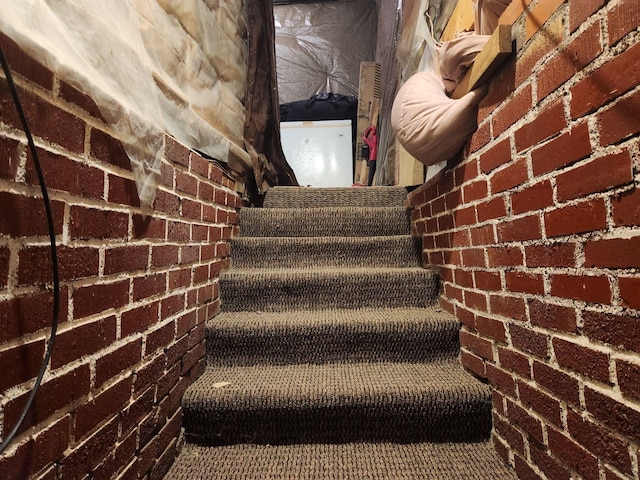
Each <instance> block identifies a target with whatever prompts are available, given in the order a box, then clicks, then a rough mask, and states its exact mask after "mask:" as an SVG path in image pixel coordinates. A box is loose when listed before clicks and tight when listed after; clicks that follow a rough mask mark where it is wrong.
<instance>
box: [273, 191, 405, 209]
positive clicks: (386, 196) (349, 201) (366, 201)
mask: <svg viewBox="0 0 640 480" xmlns="http://www.w3.org/2000/svg"><path fill="white" fill-rule="evenodd" d="M406 199H407V190H406V189H405V188H402V187H396V188H389V187H383V188H377V187H373V188H371V187H369V188H350V189H344V188H308V187H301V188H296V187H273V188H270V189H269V192H268V194H267V196H266V198H265V201H264V206H265V207H268V208H309V207H326V206H349V205H351V206H363V207H365V206H368V207H391V206H402V205H404V203H405V201H406Z"/></svg>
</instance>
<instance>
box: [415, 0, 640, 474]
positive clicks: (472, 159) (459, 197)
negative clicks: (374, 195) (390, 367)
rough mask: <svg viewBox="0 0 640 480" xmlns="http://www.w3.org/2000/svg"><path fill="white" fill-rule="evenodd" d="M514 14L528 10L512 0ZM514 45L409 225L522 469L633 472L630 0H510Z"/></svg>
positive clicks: (636, 108)
mask: <svg viewBox="0 0 640 480" xmlns="http://www.w3.org/2000/svg"><path fill="white" fill-rule="evenodd" d="M523 9H524V11H523ZM502 20H503V21H504V22H506V23H510V22H515V24H514V32H515V33H516V36H517V38H518V45H519V46H520V48H519V51H518V53H517V55H514V58H513V59H512V60H511V61H510V62H508V63H507V64H506V65H505V66H504V67H503V68H502V69H501V70H500V72H499V73H498V74H497V76H496V77H495V78H494V79H493V82H492V84H491V88H490V92H489V94H488V96H487V98H486V99H485V100H484V101H483V103H482V105H481V108H480V112H479V121H480V124H479V128H478V131H477V132H476V134H475V135H474V136H473V138H472V139H471V141H470V143H469V145H468V146H467V149H466V150H465V153H464V155H463V158H462V159H461V160H460V159H458V162H457V163H456V162H450V168H449V169H448V170H446V171H445V172H444V174H443V175H441V176H440V177H438V178H437V179H435V180H434V181H432V182H430V183H428V184H426V185H424V186H422V187H420V188H419V189H417V190H415V191H414V192H413V193H412V195H411V196H410V201H411V203H412V205H413V206H414V207H415V210H414V214H413V220H414V223H413V227H414V231H415V233H416V234H419V235H422V238H423V248H424V259H425V263H428V264H431V265H435V266H437V267H438V268H439V270H440V273H441V278H442V294H441V303H442V305H443V306H444V307H445V308H446V309H447V310H449V311H450V312H452V313H454V314H455V315H456V316H457V317H458V318H459V319H460V321H461V322H462V323H463V329H462V332H461V342H462V354H461V359H462V362H463V364H464V365H465V366H466V367H467V368H468V369H469V370H471V371H472V372H474V373H475V374H477V375H478V376H480V377H483V378H486V379H488V381H489V382H490V383H491V385H492V386H493V387H494V395H493V406H494V408H493V411H494V443H495V446H496V448H497V450H498V451H499V452H500V454H501V455H502V456H503V457H504V459H505V460H506V461H507V462H509V463H510V464H511V465H512V466H513V467H514V468H515V470H516V471H517V473H518V475H519V476H520V478H523V479H543V478H548V479H554V480H555V479H569V478H583V479H605V478H606V479H620V478H625V479H638V468H639V466H638V463H639V460H638V448H639V443H638V442H639V439H640V387H639V386H638V385H640V189H638V187H637V185H638V183H639V182H640V138H639V133H640V87H639V86H638V84H639V83H640V42H639V40H640V31H639V29H638V25H639V23H640V2H639V1H638V0H610V1H608V2H605V1H604V0H566V1H560V0H538V1H535V0H534V1H524V0H523V1H520V0H514V2H513V3H512V4H511V6H510V7H509V8H508V10H507V11H506V12H505V14H504V16H503V18H502Z"/></svg>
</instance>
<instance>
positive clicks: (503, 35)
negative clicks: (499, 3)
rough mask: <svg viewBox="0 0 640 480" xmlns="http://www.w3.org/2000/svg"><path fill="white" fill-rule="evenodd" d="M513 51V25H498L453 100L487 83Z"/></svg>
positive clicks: (455, 92) (454, 93) (452, 96)
mask: <svg viewBox="0 0 640 480" xmlns="http://www.w3.org/2000/svg"><path fill="white" fill-rule="evenodd" d="M512 51H513V41H512V40H511V25H498V27H497V28H496V30H495V31H494V32H493V34H492V35H491V38H490V39H489V41H488V42H487V44H486V45H485V47H484V48H483V49H482V51H481V52H480V53H479V54H478V56H477V57H476V59H475V61H474V62H473V65H471V67H470V68H469V70H468V71H467V73H466V75H465V76H464V78H463V79H462V81H461V82H460V84H459V85H458V87H457V88H456V89H455V91H454V92H453V94H452V95H451V98H461V97H463V96H464V95H465V94H467V93H468V92H470V91H471V90H475V89H476V88H478V87H479V86H480V85H482V84H484V83H486V82H487V81H488V80H489V78H490V77H491V75H493V74H494V73H495V71H496V70H497V69H498V67H499V66H500V65H501V64H502V62H504V61H505V59H506V58H507V57H508V56H509V55H510V54H511V52H512Z"/></svg>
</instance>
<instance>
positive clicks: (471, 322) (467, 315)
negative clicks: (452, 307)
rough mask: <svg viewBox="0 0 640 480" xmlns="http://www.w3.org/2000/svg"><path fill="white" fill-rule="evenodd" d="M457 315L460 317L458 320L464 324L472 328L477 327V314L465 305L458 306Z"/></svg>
mask: <svg viewBox="0 0 640 480" xmlns="http://www.w3.org/2000/svg"><path fill="white" fill-rule="evenodd" d="M455 315H456V317H458V321H459V322H460V323H462V324H463V325H466V326H467V327H469V329H471V330H475V329H476V315H475V313H473V312H472V311H470V310H467V309H465V308H463V307H460V306H457V307H456V311H455Z"/></svg>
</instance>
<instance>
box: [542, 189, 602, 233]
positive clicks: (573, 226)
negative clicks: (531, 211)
mask: <svg viewBox="0 0 640 480" xmlns="http://www.w3.org/2000/svg"><path fill="white" fill-rule="evenodd" d="M544 224H545V231H546V233H547V236H549V237H560V236H563V235H571V234H575V233H586V232H593V231H597V230H604V229H605V227H606V225H607V207H606V205H605V202H604V200H603V199H601V198H597V199H593V200H588V201H584V202H580V203H577V204H574V205H567V206H565V207H560V208H556V209H554V210H550V211H547V212H545V213H544Z"/></svg>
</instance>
